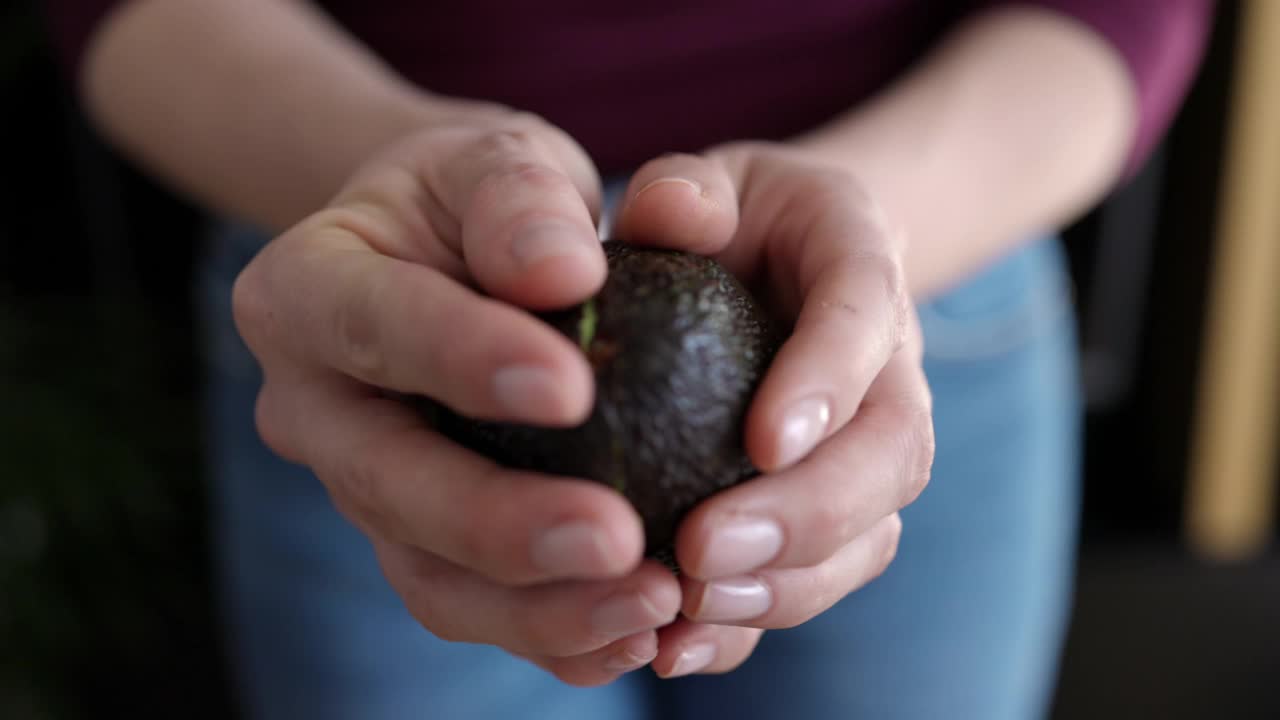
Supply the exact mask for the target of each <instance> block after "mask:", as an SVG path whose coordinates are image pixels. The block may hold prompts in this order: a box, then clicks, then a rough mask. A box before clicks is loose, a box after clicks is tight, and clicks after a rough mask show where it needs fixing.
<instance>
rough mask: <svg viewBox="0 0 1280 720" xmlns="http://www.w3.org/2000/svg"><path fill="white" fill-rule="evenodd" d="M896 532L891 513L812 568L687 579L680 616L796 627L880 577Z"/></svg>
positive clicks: (721, 622)
mask: <svg viewBox="0 0 1280 720" xmlns="http://www.w3.org/2000/svg"><path fill="white" fill-rule="evenodd" d="M901 533H902V520H901V519H900V518H899V516H898V514H897V513H894V514H893V515H890V516H888V517H886V518H884V519H882V520H880V522H878V523H876V524H875V525H874V526H872V528H871V529H870V530H868V531H867V532H865V533H863V534H862V535H860V536H858V537H857V538H854V540H853V542H850V543H849V544H848V545H845V546H844V547H843V548H841V549H840V550H839V551H837V552H836V553H835V554H834V555H832V556H831V557H830V558H828V559H827V560H826V561H824V562H822V563H820V564H819V565H817V566H814V567H808V568H793V569H785V570H762V571H759V572H757V573H754V574H751V575H741V576H738V577H733V578H723V579H719V580H713V581H711V582H702V581H699V580H693V579H691V578H687V579H686V580H685V581H684V583H683V591H684V608H683V610H684V614H685V616H686V617H688V618H689V619H690V620H693V621H695V622H700V623H712V624H717V625H745V626H750V627H755V628H764V629H777V628H789V627H795V626H796V625H799V624H800V623H803V622H807V621H808V620H811V619H813V618H814V617H817V616H818V615H819V614H820V613H823V612H825V611H826V610H827V609H829V608H830V607H831V606H832V605H835V604H836V603H837V602H839V601H840V599H841V598H843V597H845V596H846V595H848V594H849V593H851V592H853V591H855V590H857V589H858V588H860V587H862V586H864V585H866V584H867V583H869V582H871V581H872V580H874V579H875V578H877V577H879V576H880V574H881V573H883V572H884V570H885V568H887V567H888V566H889V563H890V562H892V560H893V557H894V555H895V553H896V552H897V548H898V538H899V536H900V535H901Z"/></svg>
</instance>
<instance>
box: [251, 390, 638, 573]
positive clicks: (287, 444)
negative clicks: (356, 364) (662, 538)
mask: <svg viewBox="0 0 1280 720" xmlns="http://www.w3.org/2000/svg"><path fill="white" fill-rule="evenodd" d="M285 382H286V381H285V380H283V379H281V380H269V381H268V382H267V384H266V385H265V387H264V389H263V392H262V393H261V397H260V400H259V403H258V424H259V427H260V428H261V429H262V431H261V433H262V436H263V437H264V438H265V439H268V442H269V443H271V446H272V447H273V448H277V447H279V448H280V449H281V450H283V452H282V453H281V454H283V455H285V456H286V457H291V458H296V459H298V460H299V461H300V462H303V463H305V464H306V465H308V466H309V467H311V468H312V469H313V470H314V471H315V472H316V474H317V476H318V477H319V478H320V479H321V480H322V481H323V482H324V484H325V486H326V487H327V488H328V490H329V492H330V494H331V495H332V497H333V499H334V502H335V503H336V504H337V505H338V507H339V509H340V510H342V511H343V512H344V513H345V514H346V515H347V516H348V517H349V518H351V520H352V521H353V522H354V523H356V524H357V525H359V526H361V528H362V529H371V530H375V531H377V532H378V533H380V534H382V535H386V536H388V537H391V538H395V539H397V540H399V541H401V542H405V543H408V544H411V545H413V546H415V547H418V548H422V549H423V550H427V551H430V552H432V553H436V554H439V555H441V556H443V557H445V558H447V559H448V560H450V561H451V562H454V563H457V564H458V565H461V566H464V567H467V568H470V569H472V570H474V571H475V572H478V573H480V574H482V575H484V576H486V577H489V578H492V579H494V580H496V581H501V582H503V583H507V584H528V583H532V582H540V581H544V580H548V579H552V578H567V577H582V578H600V577H617V576H621V575H624V574H626V573H628V572H630V571H632V570H633V569H634V568H635V567H636V566H637V564H639V562H640V559H641V557H642V555H643V552H644V530H643V528H642V526H641V524H640V519H639V517H638V516H637V515H636V513H635V510H634V509H632V507H631V505H630V504H629V503H628V502H627V501H626V499H625V498H623V497H622V496H621V495H619V494H618V493H617V492H615V491H613V490H612V489H611V488H609V487H606V486H604V485H601V484H599V483H595V482H592V481H588V480H579V479H572V478H562V477H552V476H547V475H539V474H536V473H529V472H518V471H513V470H507V469H505V468H502V467H500V466H498V465H497V464H495V463H492V462H490V461H488V460H486V459H484V458H481V457H480V456H478V455H475V454H474V453H471V452H470V451H468V450H465V449H463V448H461V447H459V446H457V445H455V444H453V443H452V442H450V441H449V440H447V439H446V438H444V437H442V436H440V435H438V434H436V433H434V432H432V431H430V430H428V429H427V428H426V427H425V426H424V425H423V423H422V420H421V418H420V416H419V414H418V413H417V412H416V411H415V410H414V409H412V408H410V407H408V406H407V405H405V404H403V403H401V402H399V401H397V400H392V399H388V398H384V397H379V396H377V395H371V394H369V393H368V392H367V391H365V390H363V389H361V388H360V387H359V386H355V385H342V384H336V385H335V384H327V383H322V382H316V381H315V380H314V379H309V378H299V379H298V381H297V386H295V387H288V386H284V385H283V383H285Z"/></svg>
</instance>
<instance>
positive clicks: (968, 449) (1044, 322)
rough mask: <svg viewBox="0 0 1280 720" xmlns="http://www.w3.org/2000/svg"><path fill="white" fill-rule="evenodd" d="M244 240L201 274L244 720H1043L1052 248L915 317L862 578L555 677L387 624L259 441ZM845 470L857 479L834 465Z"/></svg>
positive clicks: (1063, 392) (350, 557) (222, 548)
mask: <svg viewBox="0 0 1280 720" xmlns="http://www.w3.org/2000/svg"><path fill="white" fill-rule="evenodd" d="M262 242H263V238H262V237H260V236H259V235H258V234H256V233H254V232H253V231H252V230H248V229H244V228H239V227H229V228H226V229H223V230H222V231H220V232H219V233H218V234H217V237H216V238H214V241H213V242H211V243H210V252H209V255H208V257H207V258H206V262H205V265H204V271H205V275H204V278H203V282H202V285H201V290H202V293H203V307H204V310H205V313H206V314H205V322H206V325H205V337H206V338H207V340H208V347H207V357H208V360H209V373H208V378H207V401H208V405H207V421H208V422H207V428H208V442H209V450H210V452H209V457H210V463H211V468H210V470H211V477H212V479H213V482H212V487H211V492H212V499H213V502H212V507H213V513H214V516H215V517H214V528H215V531H216V534H217V537H216V546H217V550H218V562H219V564H218V569H219V573H220V578H219V579H220V587H221V588H222V591H223V605H224V607H225V619H226V622H227V627H228V631H229V632H230V633H231V634H232V635H231V636H232V640H233V643H232V647H233V649H234V658H233V659H234V661H235V662H236V673H237V674H236V676H237V677H238V679H239V683H240V690H241V691H242V693H243V699H244V706H245V708H246V711H247V713H246V714H247V716H248V717H251V718H255V719H257V718H271V719H287V718H288V719H291V718H309V719H310V720H328V719H334V720H337V719H339V718H342V719H347V720H356V719H358V720H405V719H408V718H447V719H449V720H453V719H455V718H459V719H461V718H469V719H476V720H480V719H484V718H554V719H555V720H579V719H583V720H585V719H586V718H611V719H616V720H631V719H636V720H640V719H642V718H691V719H692V718H708V717H727V718H734V719H735V720H748V719H750V718H789V719H792V720H810V719H825V718H871V719H875V720H893V719H898V718H901V719H903V720H908V719H909V720H926V719H927V720H936V719H937V718H948V719H949V720H967V719H970V718H971V719H973V720H1024V719H1028V718H1037V717H1042V716H1044V715H1045V714H1046V713H1047V706H1048V701H1049V698H1050V695H1051V692H1052V689H1053V680H1054V677H1055V671H1056V665H1057V660H1058V655H1059V651H1060V646H1061V642H1062V637H1063V634H1064V629H1065V623H1066V619H1067V617H1068V611H1069V607H1068V601H1069V598H1070V583H1071V578H1072V575H1073V560H1074V548H1075V540H1076V518H1077V506H1078V498H1077V493H1078V464H1079V440H1080V438H1079V417H1080V405H1079V398H1078V388H1077V385H1076V348H1075V338H1074V335H1073V316H1072V313H1071V306H1070V292H1069V283H1068V280H1067V275H1066V272H1065V263H1064V258H1063V255H1062V252H1061V248H1060V247H1059V244H1058V241H1057V239H1056V238H1053V237H1046V238H1044V239H1040V240H1037V241H1035V242H1030V243H1028V244H1026V245H1024V246H1023V247H1022V248H1021V249H1020V250H1018V251H1016V252H1014V253H1013V254H1011V255H1010V256H1008V257H1007V258H1005V259H1003V260H1002V261H1000V262H999V263H997V264H995V265H993V266H992V267H990V268H989V269H987V270H986V271H985V272H983V273H982V274H981V275H979V276H977V277H975V278H973V279H972V280H970V281H969V282H967V283H966V284H965V285H964V286H962V287H959V288H957V289H955V290H953V291H951V292H949V293H948V294H946V295H944V296H942V297H939V298H937V299H936V300H934V301H933V302H930V303H928V304H926V305H923V306H921V307H920V308H919V310H920V313H921V320H922V323H923V327H924V332H925V336H926V345H927V351H926V360H925V363H926V371H927V374H928V377H929V380H930V383H931V385H932V389H933V392H934V396H935V407H936V411H935V426H936V433H937V441H938V451H937V459H936V462H935V468H934V474H933V480H932V483H931V484H930V486H929V487H928V489H927V490H926V491H925V493H924V494H923V495H922V496H921V497H920V499H919V500H918V501H917V502H916V503H915V504H913V505H911V506H910V507H908V508H907V509H906V510H905V511H904V512H903V513H902V516H903V522H904V533H903V536H902V542H901V547H900V549H899V552H898V556H897V559H896V561H895V562H894V563H893V565H892V566H891V567H890V569H889V570H888V572H886V573H885V574H884V575H883V576H882V577H881V578H879V579H878V580H876V581H875V582H873V583H872V584H871V585H869V586H868V587H866V588H864V589H863V590H861V591H859V592H857V593H854V594H853V595H851V596H849V597H848V598H846V599H845V600H843V601H842V602H841V603H839V604H838V605H837V606H836V607H835V608H833V609H832V610H830V611H829V612H827V613H825V614H823V615H821V616H820V617H818V618H817V619H815V620H813V621H811V622H809V623H806V624H804V625H802V626H800V627H798V628H794V629H791V630H785V631H772V632H768V633H766V634H765V637H764V640H763V642H762V643H761V645H760V647H759V648H758V649H757V651H756V652H755V654H754V655H753V656H752V658H751V659H750V660H749V661H748V662H747V663H746V664H745V665H743V666H742V667H741V668H740V669H739V670H737V671H735V672H733V673H730V674H728V675H723V676H699V677H693V678H684V679H678V680H674V681H658V680H656V679H655V678H654V677H653V676H652V675H651V674H650V673H648V672H647V671H640V672H636V673H632V674H630V675H628V676H626V677H625V678H623V679H622V680H620V681H619V682H617V683H614V684H612V685H610V686H607V687H603V688H596V689H590V690H582V689H575V688H569V687H566V686H563V685H561V684H560V683H558V681H556V680H554V679H553V678H551V677H550V676H548V675H546V674H545V673H544V672H543V671H541V670H539V669H537V668H534V667H533V666H531V665H529V664H527V663H525V662H523V661H520V660H515V659H512V658H510V657H508V656H507V655H505V654H504V653H502V652H501V651H498V650H496V649H493V648H488V647H482V646H475V645H461V644H449V643H445V642H442V641H440V640H437V639H435V638H434V637H432V636H430V635H429V634H428V633H426V632H425V631H423V630H422V629H421V628H420V627H419V626H418V625H416V624H415V623H414V621H413V620H412V619H411V618H410V617H409V616H408V615H407V614H406V612H405V611H404V609H403V606H402V605H401V603H400V601H399V599H398V598H397V597H396V595H395V594H394V593H392V591H391V590H390V589H389V587H388V586H387V584H386V582H385V581H384V580H383V578H382V576H381V574H380V571H379V568H378V565H377V563H376V562H375V559H374V556H373V553H372V550H371V548H370V546H369V544H368V543H367V541H366V540H365V539H364V538H363V537H362V536H361V535H360V534H359V533H358V532H357V531H356V530H354V529H353V528H352V527H351V526H350V525H349V524H348V523H347V522H346V521H345V520H343V518H342V517H340V516H339V515H338V514H337V512H335V510H334V509H333V508H332V506H331V505H330V502H329V499H328V497H327V496H326V494H325V492H324V490H323V489H322V487H321V485H320V484H319V482H318V481H316V480H315V479H314V478H313V477H312V476H311V475H310V474H309V473H308V472H306V471H305V470H304V469H302V468H299V467H297V466H294V465H290V464H288V463H285V462H283V461H281V460H279V459H277V458H276V457H275V456H273V455H272V454H271V453H270V452H269V451H268V450H267V449H266V448H265V447H264V446H263V445H262V443H261V442H260V440H259V439H258V437H257V435H256V433H255V430H254V424H253V405H254V398H255V394H256V392H257V389H258V385H259V382H260V376H259V374H258V370H257V367H256V365H255V363H254V361H253V358H252V357H251V356H250V355H249V354H248V353H247V351H246V350H245V348H244V346H243V345H242V344H241V342H240V340H239V338H238V336H237V334H236V332H235V328H234V325H233V324H232V320H231V316H230V303H229V293H230V287H231V283H232V282H233V280H234V278H235V275H236V274H237V273H238V272H239V270H240V268H241V267H243V265H244V264H245V263H246V262H247V261H248V259H249V258H250V257H252V255H253V253H254V252H256V250H257V249H258V247H260V246H261V244H262ZM850 472H851V473H852V472H856V468H850Z"/></svg>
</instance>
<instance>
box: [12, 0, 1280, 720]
mask: <svg viewBox="0 0 1280 720" xmlns="http://www.w3.org/2000/svg"><path fill="white" fill-rule="evenodd" d="M33 6H34V3H31V2H27V1H26V0H20V1H19V2H17V3H13V2H10V3H7V4H0V8H2V9H0V107H3V108H4V111H3V112H0V159H2V160H3V165H0V718H5V719H7V720H34V719H37V718H40V719H43V718H85V717H98V716H102V715H108V716H109V715H114V714H116V713H117V712H118V713H120V714H121V715H124V716H130V717H134V718H150V717H170V716H172V715H173V714H174V711H173V708H179V707H180V708H183V710H182V715H183V716H184V717H188V718H203V717H209V718H227V717H231V716H232V713H231V710H230V703H229V702H228V700H227V695H228V693H227V686H226V672H225V670H224V668H223V666H222V654H221V653H222V648H221V646H220V638H219V635H218V633H217V630H216V615H215V610H214V602H213V589H212V588H211V587H210V584H209V579H208V577H207V572H206V571H207V566H208V564H209V558H208V555H207V549H208V548H207V545H206V540H205V526H204V515H203V504H204V502H205V498H204V495H203V485H202V478H201V457H202V448H201V444H200V432H199V427H198V417H197V413H196V408H197V403H198V401H199V397H198V384H197V380H196V379H197V377H198V373H199V366H198V365H197V363H198V356H197V353H196V348H195V338H196V333H195V328H194V324H195V318H194V314H193V312H192V298H191V295H192V270H193V264H194V259H195V258H194V253H195V251H196V248H197V243H196V242H195V241H194V239H195V238H196V237H197V233H198V231H199V227H200V224H199V223H200V216H199V214H198V213H197V212H196V211H195V210H194V209H193V208H191V207H189V206H188V205H186V204H184V203H183V202H181V201H180V200H178V199H175V198H174V197H172V196H171V195H169V194H167V193H166V192H165V191H164V190H163V189H161V188H159V187H158V186H157V185H155V184H153V183H152V182H150V181H149V180H148V179H147V178H145V177H143V176H141V175H140V174H138V173H137V172H135V171H133V170H132V169H130V168H129V167H128V166H126V165H125V164H123V163H122V162H121V161H120V160H119V158H117V157H116V156H115V155H113V154H112V153H111V152H110V151H108V150H107V149H106V148H105V147H104V146H103V145H102V144H100V142H99V141H98V140H97V138H96V137H95V136H94V135H93V133H92V132H91V131H90V130H89V129H88V128H87V126H86V125H85V124H84V120H83V118H82V117H81V116H80V114H79V111H78V108H77V107H76V103H75V100H74V96H73V94H72V93H71V92H70V88H69V85H68V83H67V81H66V80H67V79H66V78H65V77H64V76H63V75H62V74H61V71H60V68H59V67H58V66H57V65H56V64H55V61H54V58H53V56H52V53H51V50H50V49H49V48H48V46H47V45H46V42H45V40H44V35H43V32H42V22H41V18H40V16H39V15H38V13H37V12H36V10H35V9H34V7H33ZM1273 15H1274V13H1273ZM1240 17H1241V5H1240V4H1238V3H1233V2H1224V3H1222V4H1221V6H1220V11H1219V17H1218V21H1217V23H1216V27H1215V31H1214V35H1213V39H1212V42H1211V45H1210V48H1209V51H1208V55H1207V57H1206V59H1205V63H1204V65H1203V68H1202V70H1201V72H1200V76H1199V79H1198V81H1197V83H1196V85H1195V87H1194V89H1193V91H1192V93H1191V96H1190V98H1189V100H1188V102H1187V104H1186V106H1185V108H1184V110H1183V112H1182V114H1181V116H1180V118H1179V119H1178V121H1177V123H1176V124H1175V126H1174V128H1173V130H1172V132H1171V133H1170V135H1169V136H1168V138H1167V140H1166V142H1165V144H1164V146H1163V147H1162V148H1161V150H1160V151H1159V152H1158V153H1157V154H1156V156H1155V157H1154V158H1153V159H1152V161H1151V163H1150V164H1149V165H1148V166H1147V168H1146V170H1145V171H1144V172H1143V174H1142V175H1141V176H1140V177H1138V178H1137V179H1135V180H1134V181H1133V182H1132V183H1130V184H1129V185H1127V186H1126V187H1124V188H1123V189H1121V190H1120V191H1118V192H1117V193H1116V194H1115V195H1113V197H1111V198H1109V199H1108V200H1107V201H1106V202H1105V203H1103V204H1102V205H1100V206H1099V207H1098V208H1097V209H1096V210H1095V211H1094V212H1093V213H1091V214H1090V215H1089V216H1088V217H1086V218H1084V219H1082V220H1081V221H1080V222H1079V223H1077V224H1076V225H1075V226H1073V227H1072V228H1070V230H1069V232H1068V238H1069V239H1070V241H1071V248H1072V261H1073V267H1074V271H1075V275H1076V285H1077V298H1078V303H1079V306H1080V311H1081V312H1080V318H1081V319H1080V325H1081V327H1080V330H1081V338H1082V343H1083V345H1084V350H1085V366H1084V372H1085V381H1086V385H1087V388H1088V391H1089V401H1090V404H1089V417H1088V428H1087V430H1088V434H1087V443H1088V448H1087V480H1086V492H1085V514H1084V545H1083V549H1082V555H1081V559H1080V565H1079V582H1078V587H1077V595H1076V603H1075V607H1076V610H1075V616H1074V620H1073V624H1072V631H1071V635H1070V638H1069V641H1068V646H1067V652H1066V659H1065V664H1064V667H1063V673H1062V677H1061V680H1060V685H1059V691H1058V701H1057V707H1056V710H1055V717H1056V718H1059V719H1060V720H1073V719H1075V718H1113V717H1114V718H1121V717H1124V718H1129V717H1142V718H1147V717H1150V718H1169V719H1175V720H1176V719H1178V718H1277V717H1280V695H1278V694H1277V693H1276V692H1274V691H1273V688H1274V683H1275V681H1276V679H1277V676H1276V673H1277V671H1278V670H1280V558H1278V557H1277V554H1276V553H1275V552H1274V551H1273V550H1272V546H1273V542H1272V540H1273V538H1274V531H1273V530H1271V526H1270V524H1269V522H1263V523H1262V524H1261V525H1260V526H1259V527H1260V530H1259V533H1260V536H1259V535H1258V534H1257V533H1255V534H1254V536H1253V537H1252V540H1250V541H1248V542H1244V543H1235V544H1232V543H1225V544H1224V543H1222V542H1218V543H1216V544H1215V542H1214V541H1213V538H1212V534H1210V537H1209V538H1208V539H1206V538H1205V537H1204V536H1203V535H1200V536H1197V535H1196V534H1194V533H1192V534H1189V533H1188V530H1187V528H1188V527H1189V525H1193V524H1192V523H1189V518H1191V517H1193V516H1195V515H1196V513H1197V506H1196V502H1204V497H1206V494H1205V493H1206V492H1208V496H1210V497H1211V496H1212V495H1213V492H1212V490H1213V489H1212V487H1210V490H1209V491H1204V489H1203V488H1201V492H1199V493H1189V492H1188V491H1189V486H1188V478H1189V477H1191V474H1190V473H1189V470H1188V468H1189V467H1190V466H1191V461H1192V457H1191V454H1192V453H1193V452H1194V449H1195V448H1196V447H1198V443H1197V435H1196V433H1197V428H1198V427H1199V426H1198V425H1197V423H1196V422H1195V420H1196V417H1197V407H1198V406H1197V402H1198V393H1199V392H1200V391H1201V389H1202V383H1201V381H1200V370H1201V367H1202V360H1201V358H1202V357H1203V356H1204V353H1205V350H1206V347H1205V343H1204V342H1203V341H1202V337H1203V336H1204V334H1205V333H1204V331H1205V318H1206V317H1207V307H1208V303H1209V299H1210V298H1211V297H1212V296H1211V295H1210V293H1209V289H1210V287H1211V285H1210V280H1211V279H1212V277H1213V272H1212V271H1213V269H1214V268H1215V261H1216V259H1217V258H1218V257H1219V255H1218V253H1219V251H1220V247H1221V232H1220V228H1221V225H1222V223H1221V220H1222V217H1221V213H1222V212H1223V211H1222V208H1223V207H1224V206H1228V207H1231V204H1230V203H1228V202H1227V201H1226V199H1225V198H1224V197H1223V195H1224V192H1223V191H1220V190H1219V188H1221V187H1224V182H1223V180H1224V173H1226V172H1228V171H1229V168H1228V164H1227V163H1225V162H1224V158H1225V157H1226V156H1227V155H1228V153H1227V152H1225V148H1227V146H1228V144H1229V143H1230V141H1231V138H1232V134H1231V133H1232V132H1233V131H1232V130H1231V128H1234V127H1236V126H1237V125H1238V123H1236V124H1233V115H1232V113H1233V112H1235V110H1234V108H1236V107H1238V98H1235V97H1234V96H1233V87H1234V85H1233V83H1235V82H1236V80H1237V79H1238V77H1237V76H1238V74H1239V73H1240V72H1241V71H1240V68H1241V61H1240V59H1239V58H1240V57H1241V52H1240V49H1241V43H1242V42H1243V40H1242V38H1244V37H1245V36H1246V35H1247V33H1245V32H1244V31H1243V30H1244V28H1245V27H1246V26H1247V23H1245V22H1242V21H1241V20H1240ZM1274 30H1275V29H1273V32H1272V35H1273V36H1277V34H1276V33H1275V32H1274ZM1272 54H1273V55H1274V54H1275V53H1272ZM1276 65H1277V66H1276V68H1275V71H1274V72H1271V73H1270V74H1269V77H1270V78H1272V79H1273V82H1280V62H1277V63H1276ZM1225 187H1227V188H1230V187H1232V185H1231V184H1230V183H1226V184H1225ZM1276 192H1277V194H1278V195H1280V188H1276ZM1277 199H1278V200H1280V197H1277ZM1274 239H1276V240H1277V241H1280V237H1278V238H1274ZM1277 270H1280V268H1277ZM1274 310H1280V305H1276V306H1274V307H1271V308H1270V309H1268V310H1267V313H1268V315H1269V314H1270V312H1271V311H1274ZM1269 316H1270V315H1269ZM1278 399H1280V398H1266V400H1267V402H1268V403H1269V404H1274V402H1275V401H1276V400H1278ZM1271 444H1274V443H1271ZM1271 475H1274V473H1271ZM1210 479H1211V480H1212V478H1210ZM1269 480H1270V481H1274V480H1275V478H1274V477H1269ZM1251 497H1254V498H1255V500H1254V502H1257V503H1264V504H1265V505H1266V507H1265V508H1263V510H1264V512H1262V513H1256V514H1257V515H1261V516H1263V517H1265V518H1267V519H1268V520H1269V519H1270V518H1273V517H1274V515H1275V512H1274V510H1275V508H1274V507H1273V506H1272V503H1274V499H1273V497H1274V496H1273V495H1268V494H1267V493H1266V492H1265V491H1264V492H1260V493H1257V494H1255V495H1254V496H1251ZM1188 498H1190V500H1189V499H1188ZM1223 517H1224V518H1225V519H1222V520H1220V523H1226V526H1227V528H1228V530H1230V529H1231V528H1232V527H1233V526H1232V525H1231V524H1230V523H1231V522H1232V516H1230V515H1226V516H1223ZM1255 524H1256V523H1255ZM1244 535H1246V536H1248V533H1244ZM1258 537H1261V539H1260V540H1259V539H1258Z"/></svg>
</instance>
